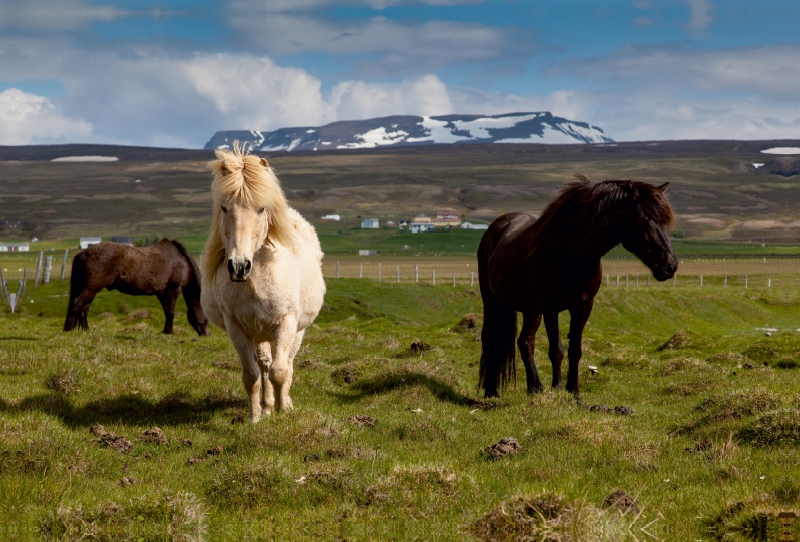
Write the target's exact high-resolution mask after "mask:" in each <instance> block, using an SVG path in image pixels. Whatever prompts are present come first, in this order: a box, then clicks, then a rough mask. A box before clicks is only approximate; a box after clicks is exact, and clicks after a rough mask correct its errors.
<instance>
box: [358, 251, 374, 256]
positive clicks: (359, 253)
mask: <svg viewBox="0 0 800 542" xmlns="http://www.w3.org/2000/svg"><path fill="white" fill-rule="evenodd" d="M358 255H359V256H377V255H378V251H377V250H359V251H358Z"/></svg>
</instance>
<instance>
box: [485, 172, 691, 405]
mask: <svg viewBox="0 0 800 542" xmlns="http://www.w3.org/2000/svg"><path fill="white" fill-rule="evenodd" d="M575 177H576V181H573V182H570V183H567V185H566V186H565V188H564V189H563V190H562V191H561V192H560V193H559V194H558V195H557V196H556V198H555V199H554V200H553V201H552V202H550V204H549V205H548V206H547V207H546V208H545V210H544V211H543V212H542V216H541V217H539V218H538V219H537V218H535V217H533V216H531V215H528V214H525V213H508V214H505V215H503V216H501V217H499V218H498V219H497V220H495V221H494V222H493V223H492V225H491V226H489V229H488V230H486V233H485V234H484V236H483V239H482V240H481V244H480V247H479V248H478V272H479V279H480V288H481V296H482V297H483V314H484V324H483V330H482V331H481V341H482V343H481V344H482V353H481V364H480V375H479V382H478V386H479V387H481V386H482V387H483V389H484V391H485V394H486V397H496V396H497V393H498V388H501V389H502V388H504V387H505V386H506V384H507V383H508V381H509V380H510V379H511V378H512V377H513V378H515V377H516V370H515V359H516V348H515V344H514V342H515V339H517V312H521V313H522V319H523V320H522V332H521V333H520V335H519V339H518V340H517V341H516V342H517V344H516V346H518V347H519V350H520V354H521V356H522V361H523V362H524V364H525V373H526V376H527V384H528V393H533V392H538V391H541V390H542V382H541V381H540V380H539V373H538V371H537V370H536V363H535V362H534V359H533V351H534V343H535V339H536V330H537V329H539V324H540V323H541V321H542V315H544V325H545V328H546V330H547V338H548V339H549V341H550V352H549V357H550V362H551V363H552V366H553V387H554V388H560V387H561V360H562V359H563V358H564V347H563V346H562V344H561V334H560V333H559V330H558V314H559V313H560V312H562V311H569V313H570V327H569V352H568V359H569V370H568V372H567V391H571V392H573V393H574V394H575V395H576V397H577V395H578V362H579V361H580V359H581V336H582V334H583V328H584V327H585V326H586V322H587V321H588V320H589V315H590V314H591V312H592V305H593V303H594V297H595V295H596V294H597V291H598V290H599V288H600V281H601V278H602V273H603V270H602V266H601V264H600V258H602V257H603V256H604V255H605V254H606V253H607V252H608V251H609V250H611V249H612V248H614V247H615V246H617V245H618V244H620V243H622V246H623V247H625V248H626V249H627V250H629V251H630V252H632V253H633V254H635V255H636V256H638V257H639V259H641V260H642V262H644V264H645V265H647V267H649V268H650V270H651V271H652V272H653V276H654V277H655V278H656V279H657V280H659V281H664V280H667V279H669V278H671V277H672V276H673V275H674V274H675V271H676V270H677V269H678V260H677V259H676V258H675V254H674V253H673V252H672V245H671V244H670V241H669V237H668V234H667V233H668V230H669V228H670V227H671V226H672V223H673V220H674V217H673V214H672V207H671V206H670V204H669V201H668V200H667V197H666V195H665V193H664V192H665V191H666V188H667V185H668V184H669V183H665V184H663V185H662V186H658V187H656V186H653V185H651V184H647V183H642V182H633V181H630V180H627V181H620V180H609V181H604V182H601V183H597V184H592V183H591V182H590V181H589V179H587V178H586V177H584V176H583V175H576V176H575Z"/></svg>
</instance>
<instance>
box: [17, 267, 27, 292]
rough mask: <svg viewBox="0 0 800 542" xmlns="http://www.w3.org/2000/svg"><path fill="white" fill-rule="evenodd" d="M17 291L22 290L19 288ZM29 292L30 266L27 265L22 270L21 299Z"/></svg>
mask: <svg viewBox="0 0 800 542" xmlns="http://www.w3.org/2000/svg"><path fill="white" fill-rule="evenodd" d="M17 291H18V292H20V290H19V288H17ZM27 293H28V266H27V265H26V266H25V268H24V269H23V270H22V291H21V292H20V294H21V295H20V296H19V299H22V298H23V297H25V294H27Z"/></svg>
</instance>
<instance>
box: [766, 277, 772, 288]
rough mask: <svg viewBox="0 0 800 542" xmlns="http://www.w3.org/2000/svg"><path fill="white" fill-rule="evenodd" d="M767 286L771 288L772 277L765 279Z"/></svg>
mask: <svg viewBox="0 0 800 542" xmlns="http://www.w3.org/2000/svg"><path fill="white" fill-rule="evenodd" d="M767 288H772V279H767Z"/></svg>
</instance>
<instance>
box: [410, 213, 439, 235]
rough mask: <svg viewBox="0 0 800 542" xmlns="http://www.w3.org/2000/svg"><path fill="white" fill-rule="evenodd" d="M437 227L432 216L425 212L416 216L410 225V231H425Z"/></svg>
mask: <svg viewBox="0 0 800 542" xmlns="http://www.w3.org/2000/svg"><path fill="white" fill-rule="evenodd" d="M435 229H436V225H435V224H434V223H433V222H432V221H431V217H429V216H428V215H425V214H419V215H417V216H415V217H414V220H412V221H411V223H410V224H409V225H408V233H424V232H426V231H433V230H435Z"/></svg>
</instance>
